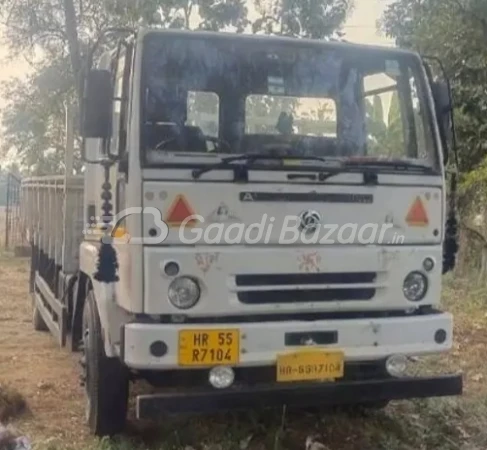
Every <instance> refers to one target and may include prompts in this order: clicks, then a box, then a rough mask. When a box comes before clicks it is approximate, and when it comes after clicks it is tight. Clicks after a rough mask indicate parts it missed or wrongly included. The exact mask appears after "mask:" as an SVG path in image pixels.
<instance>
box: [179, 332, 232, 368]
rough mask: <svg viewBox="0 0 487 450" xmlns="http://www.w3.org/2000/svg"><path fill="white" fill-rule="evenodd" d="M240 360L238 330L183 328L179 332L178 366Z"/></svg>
mask: <svg viewBox="0 0 487 450" xmlns="http://www.w3.org/2000/svg"><path fill="white" fill-rule="evenodd" d="M239 360H240V331H239V330H234V329H230V330H183V331H180V332H179V355H178V362H179V365H180V366H214V365H225V364H229V365H233V364H237V363H238V362H239Z"/></svg>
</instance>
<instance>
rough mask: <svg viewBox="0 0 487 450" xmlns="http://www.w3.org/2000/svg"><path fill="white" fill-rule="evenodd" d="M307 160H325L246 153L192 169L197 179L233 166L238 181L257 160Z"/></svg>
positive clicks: (323, 159) (316, 157) (312, 157)
mask: <svg viewBox="0 0 487 450" xmlns="http://www.w3.org/2000/svg"><path fill="white" fill-rule="evenodd" d="M294 159H295V160H296V161H299V160H308V161H321V162H327V161H326V159H325V158H320V157H319V156H295V155H275V154H265V153H248V154H242V155H236V156H228V157H227V158H222V160H221V161H220V162H218V163H216V164H212V165H208V166H207V167H202V168H200V169H195V170H193V179H195V180H197V179H199V178H200V177H201V175H203V174H205V173H207V172H210V171H212V170H218V169H225V168H233V169H234V170H235V178H236V179H238V180H239V181H240V179H241V178H243V177H242V172H243V171H246V170H247V168H248V166H249V165H250V164H252V163H253V162H255V161H258V160H277V161H283V160H294ZM237 161H242V162H243V164H233V163H234V162H237Z"/></svg>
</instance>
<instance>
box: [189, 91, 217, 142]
mask: <svg viewBox="0 0 487 450" xmlns="http://www.w3.org/2000/svg"><path fill="white" fill-rule="evenodd" d="M219 122H220V99H219V97H218V95H217V94H215V93H214V92H202V91H189V92H188V100H187V119H186V125H189V126H194V127H199V128H200V129H201V131H202V132H203V134H204V135H206V136H211V137H215V138H216V137H218V135H219Z"/></svg>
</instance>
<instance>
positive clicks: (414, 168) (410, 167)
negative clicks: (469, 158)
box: [343, 159, 437, 175]
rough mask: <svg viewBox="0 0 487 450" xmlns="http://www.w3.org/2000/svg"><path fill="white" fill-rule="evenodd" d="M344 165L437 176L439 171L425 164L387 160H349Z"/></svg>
mask: <svg viewBox="0 0 487 450" xmlns="http://www.w3.org/2000/svg"><path fill="white" fill-rule="evenodd" d="M343 164H344V165H345V166H347V167H364V168H365V167H366V168H379V169H380V168H387V169H392V170H396V171H406V172H416V173H418V172H420V173H428V174H432V175H436V174H437V171H436V170H435V169H434V168H432V167H431V166H427V165H425V164H416V163H413V162H408V161H387V160H375V161H374V160H366V159H358V160H353V159H351V160H348V161H344V162H343Z"/></svg>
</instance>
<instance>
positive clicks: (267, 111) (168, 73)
mask: <svg viewBox="0 0 487 450" xmlns="http://www.w3.org/2000/svg"><path fill="white" fill-rule="evenodd" d="M144 49H145V50H144V57H143V81H142V93H143V102H142V111H141V113H142V133H141V145H142V152H143V159H144V161H145V162H146V163H147V164H153V163H157V162H161V161H167V155H168V154H172V153H181V152H184V153H185V154H186V155H187V154H195V156H203V154H208V153H225V154H231V153H238V154H241V153H261V152H262V153H264V152H266V151H268V149H270V148H271V149H274V150H275V149H279V148H283V149H286V151H287V152H288V153H287V154H292V155H294V156H319V157H323V158H325V157H333V158H337V157H338V158H350V157H356V156H360V157H363V156H366V157H369V156H370V157H374V158H380V159H386V160H387V159H391V160H398V159H399V160H408V161H411V162H417V163H421V164H423V165H424V164H426V165H428V166H431V167H436V164H437V161H438V158H437V155H436V145H435V142H434V138H433V133H432V129H431V121H430V119H431V114H430V111H429V109H428V107H427V103H426V102H425V100H424V98H425V95H424V82H423V80H422V79H421V78H420V77H419V75H418V74H419V73H421V72H419V71H418V68H417V64H418V63H417V61H416V59H415V58H413V57H412V56H410V55H409V54H404V55H401V54H397V55H398V56H397V55H396V54H393V55H394V57H391V56H390V55H391V53H390V52H384V53H382V52H378V51H377V50H371V51H370V54H368V52H369V51H368V50H365V51H361V52H358V51H357V50H356V49H355V48H354V51H353V52H352V51H347V50H345V49H346V47H337V46H327V45H315V44H309V43H308V44H306V43H299V41H298V40H297V41H296V44H294V43H291V44H290V43H289V41H287V42H284V41H278V40H274V39H265V38H264V39H260V40H255V39H248V38H247V39H246V38H240V37H235V38H233V37H228V36H225V37H215V36H213V35H208V37H205V38H204V39H202V38H201V36H200V35H197V36H193V35H191V34H188V35H178V34H167V35H166V34H164V33H162V34H160V33H159V34H158V33H155V34H150V35H148V36H147V38H146V40H145V45H144ZM173 156H174V155H173Z"/></svg>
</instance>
